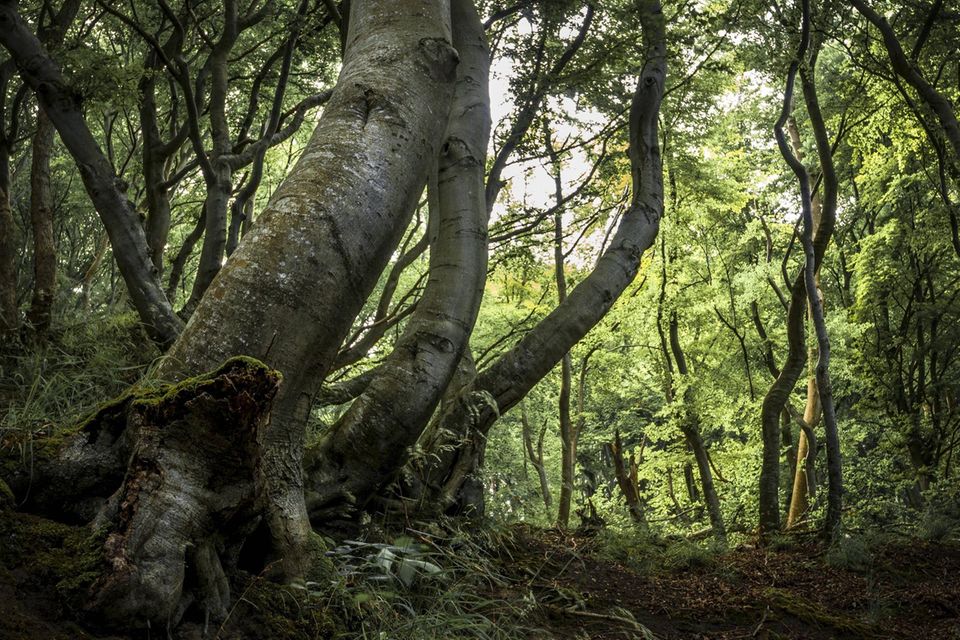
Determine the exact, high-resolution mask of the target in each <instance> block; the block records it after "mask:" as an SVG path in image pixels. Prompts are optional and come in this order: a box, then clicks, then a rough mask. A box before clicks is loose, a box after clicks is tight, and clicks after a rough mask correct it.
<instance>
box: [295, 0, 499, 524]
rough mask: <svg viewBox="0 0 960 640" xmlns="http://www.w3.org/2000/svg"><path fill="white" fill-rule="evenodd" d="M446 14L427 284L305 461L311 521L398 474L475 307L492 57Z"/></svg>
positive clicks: (482, 248) (479, 33) (460, 349)
mask: <svg viewBox="0 0 960 640" xmlns="http://www.w3.org/2000/svg"><path fill="white" fill-rule="evenodd" d="M451 10H452V11H451V15H452V24H453V44H454V47H455V48H456V50H457V51H458V52H459V56H460V64H459V66H458V68H457V80H456V87H455V89H454V95H453V101H452V104H451V106H450V118H449V123H448V124H447V130H446V133H445V135H444V138H443V142H442V146H441V148H440V154H439V159H438V163H437V178H438V179H437V205H438V206H437V212H436V213H437V214H438V217H439V219H438V220H437V223H436V226H437V236H436V239H435V240H434V242H433V244H432V246H431V250H430V266H429V277H428V279H427V285H426V288H425V290H424V293H423V297H422V298H421V299H420V301H419V303H418V304H417V308H416V311H415V312H414V313H413V315H412V316H411V317H410V320H409V322H408V323H407V326H406V327H405V329H404V333H403V335H402V336H401V337H400V339H399V341H398V342H397V344H396V346H395V347H394V350H393V352H392V353H391V354H390V355H389V356H388V357H387V358H386V360H385V361H384V362H383V364H382V365H380V366H379V367H377V368H376V370H375V371H376V375H375V376H374V377H373V379H372V380H371V381H370V382H369V384H368V385H367V386H366V388H365V389H364V391H363V393H362V394H361V395H360V396H359V397H358V398H357V399H356V400H355V401H354V402H353V404H352V405H350V408H349V409H348V410H347V412H346V413H345V414H344V415H343V416H342V417H341V418H340V420H338V421H337V423H336V424H334V425H333V426H332V427H331V428H330V429H329V430H328V431H327V432H326V433H325V434H324V435H323V437H322V439H321V441H320V443H319V445H318V446H317V447H315V448H312V449H311V450H310V452H309V454H308V457H307V459H306V462H305V466H306V472H307V475H308V476H309V478H310V481H309V490H308V496H307V502H308V507H309V509H310V514H311V517H312V518H314V519H317V518H319V517H322V516H323V515H325V514H329V513H335V512H336V511H338V510H341V509H343V508H344V507H346V508H350V507H353V506H362V505H363V504H365V503H366V502H367V500H369V499H370V498H371V497H372V496H373V495H374V494H375V493H376V492H377V491H378V490H379V489H380V488H382V487H383V486H384V485H385V484H386V483H387V482H390V481H391V480H392V479H393V478H394V477H395V476H396V474H397V472H398V471H399V470H400V469H401V467H402V466H403V464H404V463H405V462H406V457H407V453H406V452H407V450H408V449H409V447H411V446H412V445H413V444H414V443H415V442H416V440H417V438H418V437H419V436H420V434H421V432H422V431H423V428H424V426H425V425H426V424H427V422H428V421H429V419H430V416H431V415H432V414H433V412H434V410H435V409H436V407H437V405H438V404H439V402H440V399H441V397H442V395H443V393H444V391H445V390H446V388H447V386H448V385H449V383H450V381H451V379H452V377H453V375H454V372H455V371H456V367H457V364H458V363H459V361H460V358H461V356H462V355H463V353H464V349H465V348H466V346H467V341H468V340H469V338H470V333H471V331H472V330H473V324H474V322H475V320H476V317H477V312H478V311H479V308H480V300H481V298H482V296H483V287H484V283H485V281H486V273H487V211H486V206H485V202H484V197H483V175H484V167H485V158H486V148H487V142H488V139H489V134H490V97H489V93H488V89H487V81H488V76H489V68H490V55H489V51H488V49H487V45H486V40H485V38H484V35H483V28H482V26H481V24H480V17H479V16H478V15H477V13H476V10H475V9H474V7H473V2H472V0H453V1H452V3H451Z"/></svg>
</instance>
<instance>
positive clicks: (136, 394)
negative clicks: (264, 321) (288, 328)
mask: <svg viewBox="0 0 960 640" xmlns="http://www.w3.org/2000/svg"><path fill="white" fill-rule="evenodd" d="M242 371H247V372H255V371H259V372H263V373H269V375H271V376H275V377H276V376H279V373H277V372H274V371H272V370H271V369H269V368H268V367H267V366H266V365H264V364H263V363H261V362H259V361H257V360H254V359H252V358H247V357H243V356H239V357H235V358H231V359H229V360H227V361H226V362H225V363H224V364H223V365H221V366H220V367H219V368H217V369H216V370H215V371H212V372H209V373H205V374H203V375H199V376H196V377H193V378H188V379H186V380H184V381H182V382H180V383H178V384H175V385H157V384H152V383H144V384H139V385H135V386H133V387H130V388H129V389H127V390H126V391H125V392H124V393H122V394H121V395H119V396H117V397H116V398H113V399H111V400H109V401H107V402H104V403H103V404H101V405H100V406H99V407H97V409H96V410H94V411H93V412H91V413H90V414H89V415H88V416H87V417H85V418H84V419H83V420H81V421H80V422H79V423H77V424H75V425H72V426H69V427H65V428H62V429H58V430H56V431H55V432H53V433H51V434H42V435H38V434H21V435H20V436H18V437H19V441H8V442H4V445H5V446H4V450H3V452H0V456H3V457H0V479H2V480H4V481H6V483H7V484H8V485H9V488H10V489H12V491H13V493H14V495H16V497H17V499H18V503H20V505H21V506H20V508H21V510H23V511H27V512H30V513H37V514H41V515H46V516H48V517H52V518H56V519H57V520H61V521H65V522H73V523H78V524H79V523H83V522H89V521H90V520H91V519H92V518H93V517H94V516H95V515H96V514H97V513H98V512H99V511H100V509H101V508H102V507H103V505H104V503H105V502H106V500H107V498H108V497H110V496H111V495H112V494H113V493H114V492H116V491H117V489H118V488H119V487H120V484H121V483H122V482H123V478H124V475H125V473H126V470H127V463H128V462H129V460H130V455H131V453H132V452H133V448H134V445H135V444H136V442H137V438H138V437H139V431H138V428H139V425H140V423H141V420H137V419H132V418H134V417H135V416H137V415H140V414H142V413H144V412H149V411H151V410H152V408H153V407H156V406H158V405H161V404H167V403H170V402H171V401H172V400H173V399H174V398H177V397H181V398H183V397H189V396H191V395H195V394H198V393H202V392H203V390H204V389H206V388H215V387H216V385H217V384H219V383H218V381H219V380H221V379H224V378H225V377H226V378H229V377H230V376H236V375H238V374H239V373H240V372H242ZM4 454H5V455H4Z"/></svg>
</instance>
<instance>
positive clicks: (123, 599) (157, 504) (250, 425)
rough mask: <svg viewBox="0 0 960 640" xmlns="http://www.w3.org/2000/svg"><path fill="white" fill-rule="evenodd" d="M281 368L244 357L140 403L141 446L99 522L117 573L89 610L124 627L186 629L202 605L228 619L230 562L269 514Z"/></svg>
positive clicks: (136, 406)
mask: <svg viewBox="0 0 960 640" xmlns="http://www.w3.org/2000/svg"><path fill="white" fill-rule="evenodd" d="M279 384H280V376H279V374H277V373H276V372H275V371H272V370H270V369H268V368H266V367H264V366H263V365H260V364H259V363H254V362H253V361H250V360H246V359H234V360H231V361H229V362H228V363H227V364H226V365H224V367H222V368H221V369H220V370H218V371H217V372H215V373H214V374H213V375H211V376H205V377H203V378H200V379H197V380H191V381H188V382H187V383H186V384H183V385H179V386H177V387H174V388H173V389H171V390H170V392H168V393H166V394H165V395H163V396H161V397H160V398H157V399H152V400H149V401H139V402H133V403H132V404H131V405H130V409H129V411H128V417H127V427H126V428H127V430H130V431H134V432H136V434H137V436H136V446H135V447H134V449H133V456H132V457H131V458H130V459H129V464H127V467H126V475H125V477H124V480H123V484H122V486H121V487H120V488H119V490H117V492H116V493H115V494H114V495H113V496H112V497H111V498H110V500H109V501H108V502H107V504H106V505H105V507H104V508H103V510H102V511H101V512H100V514H99V515H98V517H97V519H96V521H95V527H96V528H97V529H100V530H104V531H105V533H106V538H105V542H104V546H103V549H104V555H105V558H104V559H105V562H106V567H107V568H106V570H105V571H104V573H103V574H101V575H100V576H99V577H98V579H97V580H96V582H95V583H94V584H93V586H92V587H91V590H90V594H89V598H90V599H89V602H88V604H87V609H88V611H90V612H92V613H93V614H94V615H95V616H96V617H97V618H99V619H101V620H102V621H103V622H106V623H108V624H109V625H111V626H113V627H116V628H121V629H124V630H128V631H130V630H134V629H142V628H143V627H144V625H145V624H146V625H148V627H150V626H156V627H157V628H159V629H163V628H167V629H171V628H174V627H175V626H176V625H177V624H178V623H179V621H180V619H181V618H182V617H183V615H184V614H185V613H187V612H188V611H189V610H190V608H191V607H194V608H196V609H198V610H199V612H198V613H202V614H203V615H202V616H198V617H200V619H204V620H212V621H214V622H219V621H222V620H223V619H224V618H225V617H226V615H227V612H228V610H229V606H230V604H231V594H230V587H229V583H228V581H227V573H226V572H227V571H229V570H231V569H233V568H235V566H236V562H237V558H238V555H239V550H240V547H241V546H242V544H243V542H244V541H245V540H246V538H247V536H249V534H250V533H252V532H253V530H254V529H255V527H256V525H257V522H258V521H259V519H260V517H261V515H262V514H263V513H264V500H263V498H264V485H265V482H266V479H265V477H264V467H263V466H262V465H261V459H262V456H263V445H262V435H263V431H264V430H265V428H266V426H267V424H268V422H269V417H268V416H269V407H270V403H271V400H272V399H273V397H274V395H275V393H276V391H277V387H278V386H279Z"/></svg>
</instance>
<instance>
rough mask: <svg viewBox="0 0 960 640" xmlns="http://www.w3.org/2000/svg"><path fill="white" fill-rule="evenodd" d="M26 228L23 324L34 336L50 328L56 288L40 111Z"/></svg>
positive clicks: (49, 148) (46, 123)
mask: <svg viewBox="0 0 960 640" xmlns="http://www.w3.org/2000/svg"><path fill="white" fill-rule="evenodd" d="M31 147H32V152H33V157H32V159H31V161H30V226H31V228H32V230H33V298H32V299H31V301H30V309H29V310H28V311H27V321H28V322H29V323H30V327H31V329H32V330H33V332H34V334H35V335H36V336H37V337H42V336H43V335H44V334H46V333H47V330H48V329H49V328H50V314H51V312H52V310H53V297H54V294H55V293H56V286H57V248H56V243H55V240H54V231H53V193H52V192H51V189H50V157H51V156H52V155H53V125H52V124H51V123H50V119H49V118H47V116H46V114H45V113H44V112H43V109H39V110H38V111H37V130H36V132H35V133H34V134H33V143H32V145H31Z"/></svg>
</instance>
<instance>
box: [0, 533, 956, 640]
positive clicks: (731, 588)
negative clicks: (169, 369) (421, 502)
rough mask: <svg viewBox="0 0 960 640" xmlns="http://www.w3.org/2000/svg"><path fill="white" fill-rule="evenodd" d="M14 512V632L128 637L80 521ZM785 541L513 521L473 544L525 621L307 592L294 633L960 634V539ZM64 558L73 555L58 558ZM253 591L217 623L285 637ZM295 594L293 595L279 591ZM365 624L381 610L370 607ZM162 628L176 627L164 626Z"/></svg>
mask: <svg viewBox="0 0 960 640" xmlns="http://www.w3.org/2000/svg"><path fill="white" fill-rule="evenodd" d="M0 516H3V517H2V518H0V520H6V521H7V523H6V524H5V525H4V526H0V552H2V553H0V639H3V640H6V639H21V638H30V639H31V640H73V639H80V638H83V639H87V640H126V636H122V637H121V636H116V635H107V634H102V635H98V634H95V633H91V632H90V631H89V630H88V629H85V628H83V627H81V626H80V625H78V624H77V623H76V621H75V617H74V614H76V613H77V610H76V609H75V608H73V607H72V606H71V604H70V602H69V599H66V600H65V599H64V595H63V594H64V589H65V588H66V589H67V591H69V588H70V582H71V577H77V578H79V577H81V574H82V573H83V572H84V571H87V570H89V566H87V565H85V564H84V563H85V562H87V561H86V560H83V559H82V558H81V559H80V560H77V559H76V553H75V552H76V547H77V546H78V545H81V546H82V541H79V539H78V538H77V536H76V533H77V530H76V529H74V528H71V527H65V526H64V525H57V524H54V523H50V522H49V521H41V520H39V519H34V518H33V517H31V516H26V517H23V516H19V517H18V516H15V517H14V519H13V520H10V519H9V516H10V514H6V515H4V514H0ZM24 518H27V519H28V520H24ZM11 522H12V523H13V524H10V523H11ZM24 522H27V525H29V527H28V528H24V526H27V525H24V524H23V523H24ZM17 523H20V524H17ZM0 524H3V523H2V522H0ZM28 534H29V536H30V540H29V541H28V540H26V539H25V536H26V535H28ZM413 535H414V537H416V533H414V534H413ZM431 544H434V543H432V542H431ZM461 544H462V543H461ZM780 546H781V548H780V549H778V550H765V549H758V548H754V547H751V546H749V545H741V546H739V547H737V548H734V549H732V550H729V551H726V552H724V553H714V552H710V551H705V549H706V548H707V547H705V546H703V545H694V544H691V543H684V542H679V543H678V541H673V542H668V541H663V540H660V541H657V542H649V541H648V542H646V543H644V544H642V545H637V544H632V543H631V542H630V540H629V539H626V538H624V537H623V536H619V537H618V536H616V535H613V534H611V533H610V532H606V531H600V532H596V531H594V532H590V533H589V534H563V533H560V532H558V531H556V530H544V529H536V528H532V527H526V526H513V527H510V528H508V529H507V530H506V532H505V533H504V534H501V535H500V536H499V537H497V538H496V544H493V545H490V544H489V543H487V544H485V545H483V544H481V545H477V546H474V547H472V548H473V549H479V548H485V549H487V550H489V552H484V555H483V556H477V555H473V556H471V557H470V558H471V559H470V561H469V563H474V564H476V563H477V562H481V563H484V567H483V568H482V571H488V572H489V574H490V575H495V576H497V579H496V580H477V581H474V583H473V584H475V585H477V586H476V595H477V596H479V597H480V598H481V600H482V601H483V602H486V603H487V604H486V605H484V610H483V611H482V615H483V616H485V618H486V619H487V620H488V621H489V622H490V623H491V624H492V626H493V628H494V629H496V628H497V627H498V626H499V627H500V628H501V629H503V628H506V627H507V626H508V625H509V626H511V627H515V628H517V629H520V628H522V629H524V631H518V632H515V633H512V634H499V633H494V634H489V633H487V634H477V635H462V634H461V635H456V636H455V635H454V634H452V633H451V634H449V635H447V634H445V633H444V632H442V631H440V632H438V631H437V628H436V627H437V626H438V625H439V626H440V627H441V628H442V626H443V625H444V620H443V617H442V616H440V617H437V616H436V615H434V617H432V618H430V619H429V621H428V619H427V617H424V618H423V619H422V621H421V619H420V618H419V612H418V614H417V615H418V617H417V618H416V619H415V620H414V622H415V624H413V625H411V626H410V627H409V629H408V630H407V631H406V632H405V633H403V634H400V633H396V632H395V629H393V630H391V627H390V626H389V624H388V625H386V628H387V629H388V631H386V632H379V631H378V632H376V633H375V634H373V635H370V634H368V633H367V631H362V632H357V633H354V632H351V631H349V629H350V627H351V626H353V627H356V625H357V621H358V619H357V618H356V617H355V618H354V620H353V621H352V622H350V621H349V620H348V621H347V622H346V623H345V624H344V625H343V626H342V627H340V628H339V629H334V628H332V627H330V626H324V624H318V621H319V620H320V618H321V617H325V618H326V619H327V620H330V619H335V618H337V616H338V615H339V613H338V612H342V611H345V610H346V609H343V608H342V607H341V608H340V609H337V608H336V607H331V606H330V605H329V602H331V600H329V599H327V600H325V601H323V603H322V604H319V605H315V606H314V607H313V611H314V613H312V614H311V613H310V607H306V606H304V605H303V604H302V603H300V604H296V605H295V609H291V610H293V611H295V612H296V617H297V619H296V620H290V621H289V622H290V623H291V624H290V625H288V626H285V627H284V633H283V634H282V637H283V638H290V639H297V640H299V639H300V638H303V639H304V640H307V639H314V638H333V637H337V638H357V637H375V638H381V639H383V640H388V639H389V640H396V639H397V638H410V639H418V638H421V637H423V638H446V637H477V638H482V637H514V638H516V637H527V638H531V639H533V638H537V639H546V638H559V639H569V640H586V639H611V640H613V639H624V640H626V639H634V638H642V639H645V640H648V639H650V638H658V639H661V640H673V639H702V640H707V639H709V640H733V639H738V638H739V639H750V638H760V639H764V638H767V639H773V638H790V639H808V638H809V639H813V640H819V639H824V640H826V639H830V638H840V639H846V638H920V639H922V640H939V639H944V640H947V639H960V544H957V543H955V542H953V543H932V542H925V541H921V540H908V539H905V538H899V539H896V540H893V539H891V540H887V541H885V542H881V543H873V544H871V545H870V547H869V549H868V548H866V547H864V546H860V545H857V544H850V545H847V546H846V547H843V546H841V547H840V551H841V552H840V553H839V555H838V553H837V548H834V549H833V550H830V551H825V550H824V549H823V548H822V547H820V546H818V545H816V544H815V543H812V542H809V541H807V542H804V541H803V539H802V538H800V539H794V540H792V541H789V542H785V543H783V544H781V545H780ZM451 548H452V550H451V551H448V552H444V553H448V554H449V555H446V556H445V557H446V558H448V559H451V558H454V557H455V556H459V557H461V558H462V557H463V556H464V555H466V552H464V551H463V550H462V549H463V547H462V546H461V547H456V546H453V547H451ZM478 558H480V559H479V560H478ZM438 562H440V560H438ZM469 563H465V565H461V566H466V564H469ZM58 566H59V567H62V568H61V569H51V567H58ZM256 580H257V579H256V578H255V579H254V580H253V581H254V582H256ZM65 585H66V586H65ZM241 588H243V587H241ZM246 589H249V586H248V587H246ZM242 593H243V595H244V597H243V598H241V600H244V601H246V602H247V603H249V604H250V606H247V607H246V609H243V608H241V609H240V610H238V611H237V612H235V614H234V618H235V619H234V620H233V622H234V623H236V622H243V624H241V625H239V627H238V626H237V625H236V624H233V625H232V628H231V629H230V631H229V633H216V634H215V635H214V634H208V635H207V636H206V637H216V638H220V639H222V640H227V639H230V640H232V639H234V638H244V639H247V638H249V639H251V640H259V639H260V638H263V640H273V639H274V638H279V637H281V636H280V635H277V634H276V632H273V631H270V632H268V631H264V629H266V628H267V627H266V626H262V625H261V624H260V623H259V622H257V621H255V620H253V618H255V617H263V616H265V615H268V614H269V615H276V616H281V617H282V616H287V615H289V613H288V612H283V611H276V612H271V611H269V609H270V607H271V606H272V605H271V604H270V601H269V600H265V599H262V600H260V601H257V602H255V603H254V602H253V601H252V599H251V596H250V595H249V594H248V593H247V590H243V591H242ZM436 593H437V594H441V593H442V590H438V591H437V592H436ZM281 595H282V594H281ZM287 601H288V598H287V597H286V596H282V597H280V598H279V599H276V600H274V602H287ZM498 603H501V604H502V606H499V608H498ZM518 603H523V606H518ZM324 607H326V609H324ZM317 611H321V614H320V615H319V616H318V615H317V614H316V612H317ZM498 611H502V612H503V613H502V614H500V613H498ZM518 611H522V614H521V615H520V616H519V617H518V615H517V612H518ZM348 617H349V616H348ZM361 618H362V616H361ZM341 619H342V617H341ZM339 624H340V623H337V625H334V626H339ZM360 624H361V626H364V625H366V624H367V623H366V622H363V620H362V619H361V621H360ZM418 624H419V625H425V624H430V625H432V626H433V627H434V628H433V630H432V631H431V632H429V633H427V631H426V628H425V627H423V626H420V627H419V629H420V630H422V631H423V635H422V636H421V635H420V634H419V632H418V626H417V625H418ZM381 628H382V627H381ZM222 630H223V628H221V631H222ZM136 637H137V638H140V637H146V636H143V635H140V636H136ZM153 637H154V638H166V637H168V636H167V634H166V633H165V632H162V633H160V634H157V633H154V634H153ZM172 637H176V638H180V637H181V634H174V636H172ZM182 637H183V638H193V637H194V635H187V636H182ZM196 637H198V638H199V637H200V636H199V635H197V636H196Z"/></svg>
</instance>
